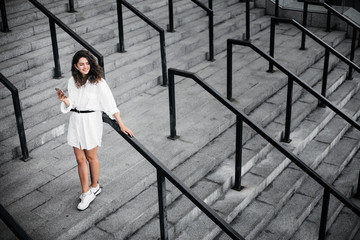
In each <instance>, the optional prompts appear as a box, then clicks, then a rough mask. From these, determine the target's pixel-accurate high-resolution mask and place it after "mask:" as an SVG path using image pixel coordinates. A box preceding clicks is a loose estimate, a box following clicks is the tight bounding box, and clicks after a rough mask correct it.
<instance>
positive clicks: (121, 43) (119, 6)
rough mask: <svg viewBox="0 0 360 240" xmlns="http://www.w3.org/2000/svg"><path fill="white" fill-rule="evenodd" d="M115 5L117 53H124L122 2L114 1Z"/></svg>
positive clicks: (119, 0)
mask: <svg viewBox="0 0 360 240" xmlns="http://www.w3.org/2000/svg"><path fill="white" fill-rule="evenodd" d="M116 5H117V15H118V29H119V45H118V52H120V53H124V52H126V51H125V46H124V25H123V16H122V2H121V0H116Z"/></svg>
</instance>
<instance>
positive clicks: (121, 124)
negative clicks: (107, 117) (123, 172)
mask: <svg viewBox="0 0 360 240" xmlns="http://www.w3.org/2000/svg"><path fill="white" fill-rule="evenodd" d="M113 116H114V118H115V119H116V121H117V123H118V124H119V127H120V130H121V131H123V132H124V133H126V134H127V135H129V136H130V137H133V136H134V134H133V132H132V131H131V130H130V129H129V128H128V127H126V126H125V124H124V123H123V121H122V120H121V117H120V114H119V113H118V112H117V113H114V114H113Z"/></svg>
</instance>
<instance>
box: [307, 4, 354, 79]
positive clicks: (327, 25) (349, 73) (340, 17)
mask: <svg viewBox="0 0 360 240" xmlns="http://www.w3.org/2000/svg"><path fill="white" fill-rule="evenodd" d="M308 5H317V6H322V7H324V8H326V9H327V18H326V19H327V20H326V31H328V32H329V31H330V28H331V27H330V26H331V23H330V21H331V14H334V15H335V16H336V17H338V18H339V19H341V20H343V21H344V22H345V23H346V24H348V25H350V26H351V27H352V30H353V31H352V40H351V52H350V61H354V57H355V48H356V36H357V33H358V32H360V26H359V25H358V24H356V23H354V22H353V21H352V20H350V19H349V18H348V17H346V16H345V15H343V14H341V13H340V12H338V11H336V10H335V9H334V8H332V7H331V6H330V5H328V4H326V3H324V2H310V1H304V10H303V26H304V27H306V25H307V15H308ZM305 38H306V36H305V33H304V32H303V33H302V36H301V49H305ZM348 79H352V66H349V71H348Z"/></svg>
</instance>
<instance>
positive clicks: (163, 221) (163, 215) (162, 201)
mask: <svg viewBox="0 0 360 240" xmlns="http://www.w3.org/2000/svg"><path fill="white" fill-rule="evenodd" d="M103 121H104V122H105V123H107V124H109V125H110V126H111V127H112V128H113V129H114V130H115V131H116V132H118V133H119V134H120V135H121V136H122V137H123V138H124V139H125V140H126V141H127V142H128V143H129V144H130V145H131V146H132V147H133V148H135V150H136V151H137V152H138V153H140V154H141V155H142V156H143V157H144V158H145V159H146V160H148V162H149V163H151V164H152V165H153V166H154V167H155V168H156V170H157V184H158V200H159V218H160V233H161V239H162V240H165V239H168V230H167V228H168V227H167V226H168V224H167V212H166V209H167V206H166V188H165V179H168V180H169V181H170V182H171V183H172V184H173V185H174V186H175V187H177V188H178V189H179V190H180V191H181V192H182V193H183V194H184V195H185V196H186V197H187V198H188V199H189V200H190V201H192V202H193V203H194V204H195V205H196V206H197V207H198V208H199V209H201V211H202V212H204V213H205V214H206V215H207V216H208V217H209V218H210V219H211V220H212V221H213V222H214V223H215V224H217V225H218V226H219V227H220V228H221V229H222V230H223V231H224V232H225V233H226V234H228V235H229V236H230V237H231V238H232V239H240V240H245V239H244V238H243V237H242V236H240V235H239V234H238V233H237V232H236V231H235V230H234V229H233V228H232V227H231V226H230V225H229V224H228V223H227V222H225V221H224V220H223V219H222V218H221V217H220V216H219V215H218V214H217V213H215V211H214V210H212V209H211V208H210V207H209V206H208V205H207V204H206V203H205V202H204V201H203V200H201V199H200V198H199V197H198V196H197V195H196V194H194V193H193V192H192V191H191V190H190V188H189V187H187V186H186V185H185V184H184V183H183V182H182V181H181V180H180V179H179V178H177V177H176V176H175V175H174V174H173V173H172V172H171V171H170V170H169V169H168V168H167V167H166V166H165V165H164V164H163V163H162V162H161V161H160V160H159V159H158V158H157V157H155V156H154V155H153V154H152V153H151V152H150V151H149V150H148V149H146V148H145V147H144V146H143V145H142V144H141V143H140V142H139V141H138V140H137V139H136V138H135V137H129V136H128V135H127V134H126V133H124V132H122V131H121V130H120V127H119V125H118V124H117V122H116V121H115V120H111V119H110V118H109V117H108V116H107V115H106V114H105V113H103Z"/></svg>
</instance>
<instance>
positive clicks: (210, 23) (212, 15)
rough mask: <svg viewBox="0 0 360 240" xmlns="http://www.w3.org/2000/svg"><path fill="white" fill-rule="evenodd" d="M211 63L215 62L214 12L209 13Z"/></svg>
mask: <svg viewBox="0 0 360 240" xmlns="http://www.w3.org/2000/svg"><path fill="white" fill-rule="evenodd" d="M208 60H209V61H212V62H213V61H215V59H214V12H213V11H211V12H209V57H208Z"/></svg>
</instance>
